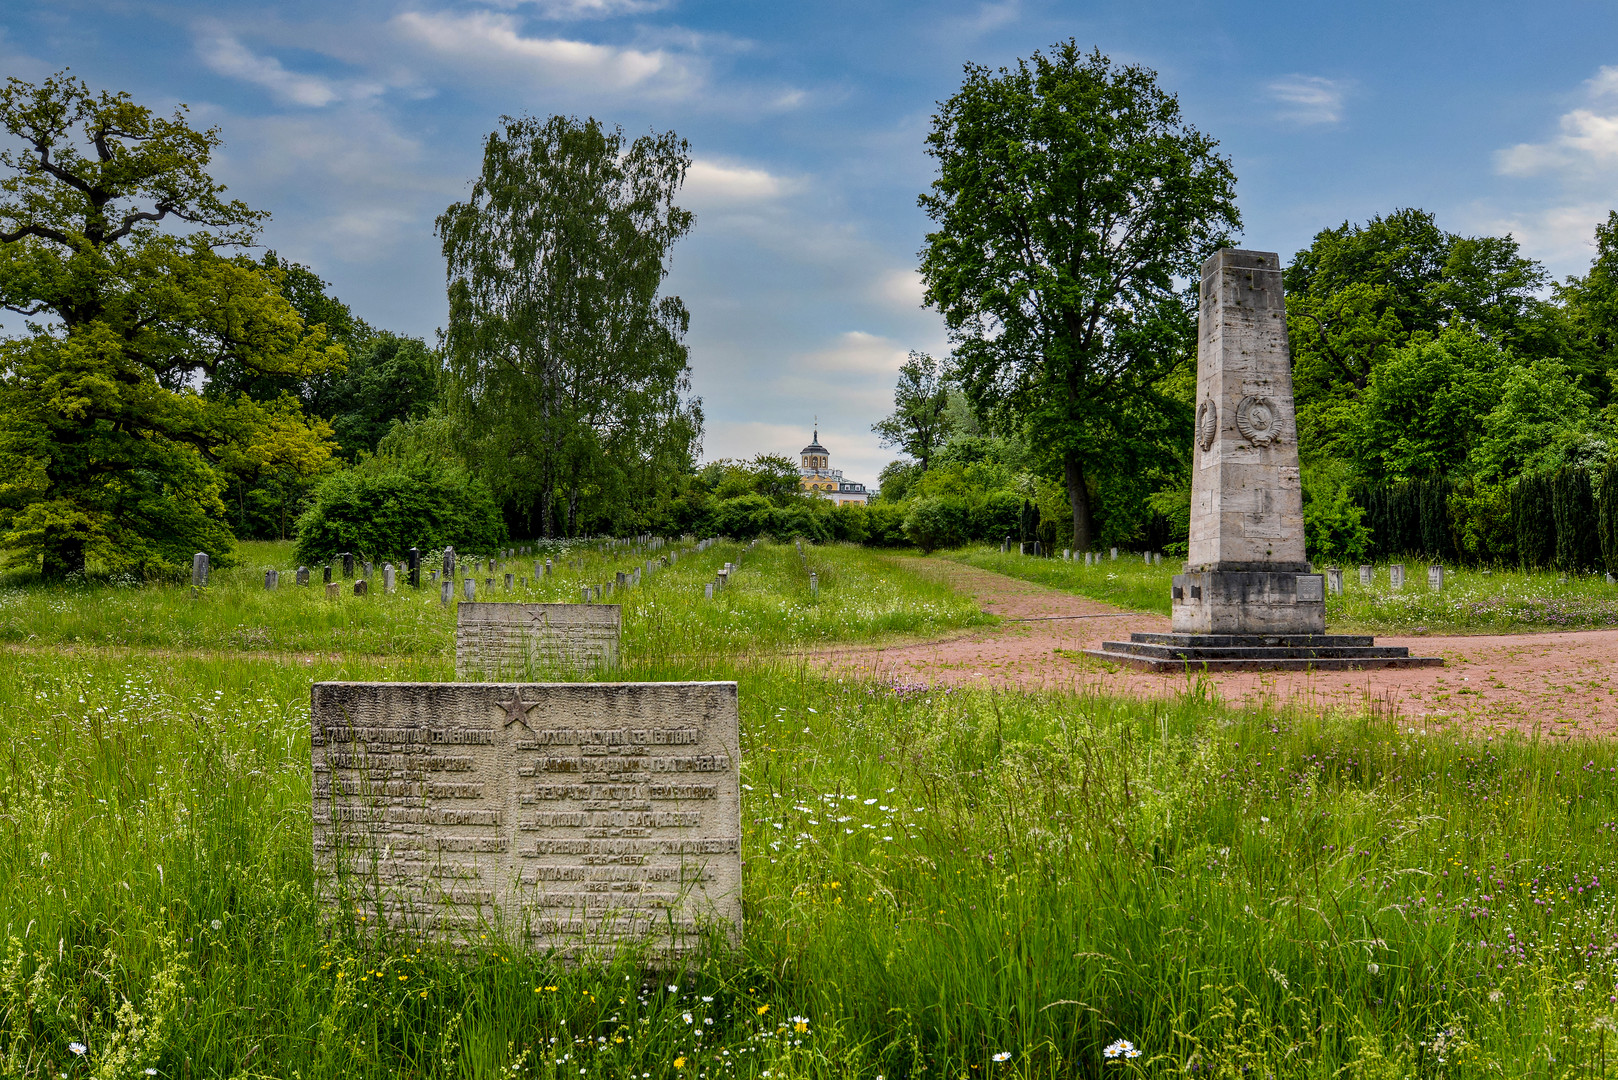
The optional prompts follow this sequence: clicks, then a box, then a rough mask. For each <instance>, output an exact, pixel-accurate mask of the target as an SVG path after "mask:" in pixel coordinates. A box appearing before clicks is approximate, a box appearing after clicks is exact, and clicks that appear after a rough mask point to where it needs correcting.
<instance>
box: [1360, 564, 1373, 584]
mask: <svg viewBox="0 0 1618 1080" xmlns="http://www.w3.org/2000/svg"><path fill="white" fill-rule="evenodd" d="M1360 584H1361V585H1364V586H1365V587H1366V588H1370V587H1371V568H1370V567H1369V566H1362V567H1360Z"/></svg>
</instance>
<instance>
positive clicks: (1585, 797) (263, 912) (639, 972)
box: [0, 546, 1618, 1080]
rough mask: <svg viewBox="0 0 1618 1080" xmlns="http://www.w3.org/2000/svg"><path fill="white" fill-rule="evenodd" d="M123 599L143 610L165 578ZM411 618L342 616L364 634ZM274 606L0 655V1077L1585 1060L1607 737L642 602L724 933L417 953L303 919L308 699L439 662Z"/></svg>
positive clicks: (1615, 930) (1256, 1069) (766, 559)
mask: <svg viewBox="0 0 1618 1080" xmlns="http://www.w3.org/2000/svg"><path fill="white" fill-rule="evenodd" d="M708 554H713V555H715V556H716V557H717V558H718V560H719V561H720V562H722V561H723V560H724V558H726V557H733V555H734V552H731V554H730V555H729V556H727V555H725V554H724V553H723V552H721V550H720V549H719V548H718V547H716V548H715V549H714V550H713V552H710V553H708ZM839 557H842V556H840V555H839V554H838V549H831V550H829V551H822V552H812V553H811V564H812V565H813V564H814V560H816V559H817V558H825V559H827V560H831V559H834V558H839ZM864 557H865V556H863V555H862V556H859V558H864ZM692 558H693V562H695V561H696V557H692ZM849 558H850V559H853V558H854V557H852V556H850V557H849ZM685 562H686V560H685V559H684V558H682V560H681V564H680V565H681V566H682V567H683V566H684V564H685ZM861 565H865V564H862V563H856V562H853V561H851V562H849V563H847V564H844V566H850V567H855V569H850V570H846V571H840V572H846V573H847V574H848V575H849V577H848V578H847V579H846V580H855V575H857V574H858V573H861V572H865V573H872V574H877V575H878V579H877V580H878V581H879V582H880V583H881V585H882V588H883V589H886V590H887V593H886V594H884V593H883V592H882V590H881V589H878V590H875V591H872V592H871V593H870V595H868V596H867V597H866V600H865V601H864V602H865V603H867V604H876V603H877V601H878V600H879V599H880V598H881V597H882V596H883V595H888V596H890V597H901V596H912V595H915V596H934V595H935V594H933V593H931V592H928V591H927V590H928V589H929V588H931V586H925V585H924V583H921V582H918V581H915V580H914V579H910V578H908V577H906V576H905V575H904V574H903V573H902V572H899V571H896V570H894V569H892V568H891V567H889V566H887V565H886V564H883V563H880V562H873V563H870V564H869V566H868V567H867V569H866V570H865V571H859V570H858V567H859V566H861ZM743 567H744V572H743V574H742V575H739V580H738V582H737V583H736V585H734V586H732V589H733V590H734V591H732V592H731V593H730V594H729V596H728V598H727V599H728V601H729V602H730V603H731V604H732V605H734V607H735V608H736V609H737V610H738V612H739V613H738V614H736V615H735V616H734V618H735V619H736V621H738V622H740V621H744V620H746V619H756V620H758V621H759V622H758V624H759V625H763V626H768V625H799V624H798V623H797V622H796V621H793V622H790V623H789V622H787V621H779V622H771V620H785V616H782V615H781V614H780V610H779V609H778V607H777V605H779V604H781V603H783V601H782V599H781V598H782V597H790V596H792V595H795V594H794V593H793V590H794V589H795V588H796V586H795V584H794V581H795V575H797V574H798V573H799V572H800V570H801V567H800V566H799V564H798V557H797V555H796V554H795V553H794V552H793V551H792V550H791V549H790V548H783V549H775V550H774V552H773V554H772V551H771V549H768V548H765V547H763V546H761V547H760V548H759V549H756V550H755V551H754V552H753V553H751V554H749V555H748V556H746V557H744V559H743ZM818 572H819V573H821V574H822V581H825V580H827V576H828V575H829V574H830V573H831V572H830V571H829V570H826V571H818ZM748 574H756V575H757V578H758V580H757V582H756V587H755V586H746V585H745V583H744V580H742V579H745V578H746V576H747V575H748ZM883 576H885V577H886V581H885V582H883V581H881V578H882V577H883ZM658 580H659V581H661V582H668V581H671V580H673V578H672V574H666V575H660V577H659V579H658ZM659 587H660V586H659V585H658V584H653V585H652V587H651V588H650V589H647V590H645V594H646V596H648V597H654V596H655V593H656V590H657V589H658V588H659ZM822 589H823V592H822V600H823V601H824V600H825V599H826V592H825V590H826V589H827V586H825V585H823V586H822ZM46 592H47V593H48V592H49V591H48V590H46ZM142 592H143V590H131V591H130V592H129V593H128V595H134V596H139V595H141V594H142ZM100 595H102V596H103V597H106V598H107V599H108V600H109V602H117V603H123V602H125V601H124V595H125V594H120V593H114V592H111V591H107V592H103V593H101V594H100ZM670 595H671V596H672V595H673V594H672V593H671V594H670ZM148 599H149V603H150V604H151V605H152V616H151V617H152V619H154V620H157V619H161V618H162V617H163V616H164V614H165V612H166V608H165V605H170V604H172V605H174V606H176V607H180V606H183V604H184V603H187V602H189V600H188V598H186V597H177V598H167V597H166V596H165V595H164V594H162V593H161V592H158V593H156V594H152V593H148ZM210 599H211V597H210ZM369 599H371V600H376V599H378V598H374V597H373V598H369ZM31 602H34V603H36V604H38V605H39V609H40V610H48V604H49V602H50V600H49V597H48V596H47V597H45V598H41V599H37V600H34V601H31ZM937 602H938V603H940V604H943V605H944V607H943V610H955V609H954V608H952V607H950V606H949V605H950V604H954V603H957V601H953V600H950V599H949V598H948V597H944V598H943V599H941V600H938V601H937ZM74 603H75V604H76V605H79V606H78V607H76V608H75V610H77V611H79V612H80V614H79V615H78V616H76V617H78V618H84V619H86V620H90V619H92V617H93V613H94V606H93V604H92V603H91V602H90V601H89V600H88V599H85V598H75V600H74ZM345 603H346V602H345ZM354 603H355V604H358V603H360V602H354ZM667 603H668V604H670V605H671V606H672V604H673V603H674V601H673V600H672V599H670V600H668V601H667ZM896 604H897V601H892V602H891V603H890V607H891V606H894V605H896ZM433 605H434V606H436V599H435V600H434V601H433ZM426 606H427V605H425V604H421V603H420V602H419V601H417V602H415V603H405V602H400V603H399V604H397V605H389V604H375V605H373V606H372V607H371V608H369V609H368V610H369V611H371V612H380V613H381V614H380V615H368V616H367V617H368V618H372V619H374V620H375V622H374V623H373V624H372V633H371V637H370V638H369V639H368V640H370V641H372V642H384V641H388V640H390V638H389V637H388V630H387V628H386V623H387V618H386V616H387V615H389V614H390V613H396V614H397V615H398V616H399V617H400V618H401V620H404V621H406V622H407V624H408V620H409V619H410V618H413V617H414V613H415V610H416V608H417V607H426ZM878 607H880V605H878ZM305 610H307V612H308V617H307V620H306V621H305V622H303V623H300V617H299V616H296V615H294V614H286V615H284V616H282V617H280V619H279V621H278V622H276V623H275V626H276V628H277V629H276V633H278V634H280V635H282V637H280V638H279V639H278V640H279V641H282V642H284V643H285V645H286V651H284V652H274V651H266V650H263V649H258V650H257V651H252V652H247V651H242V650H240V649H236V648H232V647H230V646H229V645H228V643H227V644H224V645H209V646H206V647H203V646H201V645H197V646H196V647H195V648H194V649H193V650H192V651H186V652H183V653H180V652H174V651H171V650H169V649H168V648H164V649H161V650H150V649H145V648H140V647H124V648H118V649H101V648H95V647H89V646H86V645H85V644H83V643H82V642H79V643H78V644H77V645H76V647H74V648H72V649H71V650H68V649H61V648H57V647H54V646H48V645H40V646H39V647H31V648H22V649H15V648H14V649H9V650H4V651H0V733H3V735H4V745H5V746H6V747H7V748H8V751H9V752H8V753H7V755H6V757H5V758H4V759H0V824H3V826H4V827H3V828H0V909H3V912H0V922H3V923H4V925H5V947H4V952H3V957H0V1075H17V1076H37V1077H60V1076H64V1075H65V1076H69V1077H92V1076H94V1077H105V1078H112V1077H140V1076H146V1075H154V1076H166V1077H187V1078H189V1077H270V1076H275V1077H293V1076H297V1077H306V1078H313V1077H401V1076H402V1077H495V1076H501V1077H509V1076H524V1077H526V1076H535V1077H550V1078H559V1077H579V1076H588V1077H620V1078H626V1080H627V1078H634V1077H639V1078H641V1080H649V1078H651V1077H658V1078H664V1077H669V1078H681V1080H710V1078H712V1080H718V1078H720V1077H727V1078H728V1077H749V1078H751V1077H765V1076H769V1077H772V1078H777V1077H803V1078H809V1077H816V1078H819V1077H826V1078H830V1077H862V1078H867V1080H870V1078H875V1077H879V1076H880V1077H884V1078H898V1077H941V1078H942V1077H948V1078H958V1077H967V1078H987V1077H995V1078H1001V1077H1004V1078H1031V1077H1053V1078H1054V1077H1071V1076H1091V1077H1097V1076H1105V1075H1115V1076H1118V1077H1126V1076H1128V1077H1133V1076H1163V1077H1169V1076H1194V1077H1230V1078H1240V1077H1260V1076H1263V1077H1294V1076H1296V1077H1319V1078H1325V1077H1340V1076H1341V1077H1363V1078H1394V1077H1472V1076H1476V1077H1485V1076H1544V1077H1575V1076H1577V1077H1588V1076H1602V1075H1607V1074H1608V1070H1609V1069H1610V1070H1611V1071H1612V1072H1618V892H1614V891H1613V890H1618V865H1615V864H1618V750H1615V749H1614V748H1613V747H1612V746H1611V745H1609V744H1607V743H1578V744H1571V745H1570V744H1566V743H1560V744H1555V745H1552V744H1548V743H1540V742H1533V741H1526V740H1521V739H1516V738H1501V737H1499V736H1496V737H1494V738H1489V737H1486V736H1477V737H1472V736H1469V735H1467V734H1466V733H1465V732H1460V731H1443V730H1438V729H1424V728H1417V727H1410V726H1404V725H1401V724H1399V723H1397V722H1396V721H1394V720H1391V719H1390V718H1388V717H1385V716H1378V715H1373V714H1365V715H1346V714H1344V715H1329V716H1323V715H1315V714H1309V713H1303V712H1295V711H1273V710H1257V711H1239V710H1234V709H1231V708H1229V707H1226V706H1222V705H1219V704H1216V703H1214V702H1213V700H1212V698H1211V696H1210V695H1209V694H1207V693H1205V692H1204V691H1203V689H1202V688H1201V687H1200V686H1199V685H1197V684H1193V686H1192V688H1191V690H1190V691H1189V692H1188V693H1187V694H1185V695H1184V696H1182V697H1180V698H1179V699H1177V700H1174V701H1171V702H1166V703H1165V702H1147V701H1134V700H1116V699H1106V698H1097V697H1087V696H1076V695H1065V694H1060V693H1043V692H1042V693H1008V692H998V693H997V692H990V691H964V692H963V691H951V690H947V689H934V688H925V687H919V686H916V685H886V684H882V683H876V682H862V681H856V680H852V679H847V680H844V679H838V678H835V677H832V676H830V675H828V674H825V673H822V672H819V671H817V670H816V669H815V668H814V667H813V666H812V664H811V663H810V662H809V661H806V660H803V659H793V658H789V657H785V656H780V655H777V656H766V655H757V654H753V653H751V652H748V653H747V654H746V655H741V656H738V657H729V658H727V657H724V656H721V655H719V652H720V650H718V649H715V650H713V651H711V652H702V653H699V654H691V653H687V652H685V651H684V650H683V649H681V648H676V647H675V646H674V645H664V644H661V643H662V642H674V643H676V644H678V643H679V642H682V641H685V640H687V639H685V638H680V637H678V636H670V637H666V638H657V637H655V636H653V635H652V632H651V631H649V630H647V629H646V628H645V627H641V628H637V627H636V626H635V621H636V620H637V619H644V620H646V621H651V620H653V619H655V618H657V617H658V610H657V608H656V607H655V606H649V607H647V608H645V609H643V610H642V613H641V614H635V613H633V611H626V613H625V618H626V624H625V634H626V649H625V662H624V665H623V667H622V668H621V669H620V671H619V672H618V673H617V675H616V677H620V678H625V679H677V678H735V679H737V680H738V681H739V683H740V703H741V723H742V751H743V755H742V765H741V769H742V782H743V785H744V788H743V808H742V810H743V859H744V886H743V887H744V900H745V916H746V930H745V935H744V940H743V944H742V947H741V948H740V949H739V950H738V951H736V952H733V953H726V952H722V951H720V952H714V953H712V954H709V955H706V956H704V957H702V958H700V959H698V960H696V961H693V963H692V964H691V966H690V967H689V968H687V969H682V970H655V969H643V968H642V967H641V966H640V965H638V964H637V963H636V962H635V959H634V958H633V957H630V956H621V957H619V958H618V959H617V960H614V961H610V962H605V961H604V962H601V963H593V964H581V965H568V966H564V965H561V964H558V963H556V962H554V961H553V960H552V959H550V958H547V957H544V956H535V955H526V954H523V953H519V952H514V951H512V950H509V949H508V948H507V947H506V946H505V945H504V944H503V943H502V941H501V940H500V936H499V931H498V928H494V927H491V928H489V936H487V937H481V936H480V937H479V938H478V939H477V940H476V941H469V942H466V943H464V947H462V948H455V949H439V948H434V947H427V948H422V947H420V946H418V945H417V944H415V943H414V942H411V941H407V940H400V939H393V938H390V937H389V936H388V935H387V934H386V933H385V932H381V931H369V932H355V931H354V930H353V929H352V928H351V927H350V926H348V925H346V924H343V923H339V922H337V921H335V920H333V919H331V918H329V917H328V916H326V915H325V914H323V913H322V911H321V910H320V908H319V907H318V905H317V904H316V903H315V901H314V895H315V881H314V877H313V870H312V858H311V849H310V806H309V786H310V746H309V720H308V707H309V704H308V703H309V685H310V683H311V682H313V681H317V680H329V679H400V680H413V679H442V678H445V677H447V671H448V666H449V665H448V658H447V651H445V650H442V649H439V650H434V649H427V648H420V649H417V651H415V652H413V653H412V652H408V651H405V650H402V649H400V650H396V651H391V652H390V651H387V650H384V649H381V648H374V649H372V650H371V651H364V650H359V649H355V650H352V651H350V652H347V653H343V652H342V651H341V650H338V649H335V648H334V647H333V646H332V645H331V643H330V642H329V641H328V640H326V635H328V634H329V633H330V632H331V627H330V626H329V624H328V623H327V622H326V621H325V619H324V616H323V615H322V609H320V608H319V606H318V605H312V606H311V607H310V608H308V609H305ZM875 610H878V608H865V609H861V608H859V607H858V606H857V605H855V606H853V607H851V608H850V611H851V612H852V614H849V615H848V616H847V618H848V619H850V620H853V621H854V622H858V620H860V619H865V620H868V621H867V622H866V623H860V624H859V625H862V626H868V625H869V620H873V619H874V618H875V615H873V614H871V612H873V611H875ZM861 611H864V612H865V614H863V615H861V614H860V612H861ZM772 612H773V613H772ZM671 622H672V619H671ZM217 625H218V626H223V625H224V623H223V622H221V623H219V624H217ZM300 625H301V626H303V631H302V637H300V636H299V635H300V629H299V628H300ZM444 625H445V630H446V632H447V623H446V624H444ZM216 629H217V627H216ZM414 632H415V631H413V630H411V631H401V632H400V633H399V635H398V637H397V638H396V639H394V640H398V641H411V640H415V639H414V638H413V637H411V636H410V635H411V634H413V633H414ZM636 634H641V635H643V636H642V637H641V638H640V639H639V640H641V641H644V642H648V643H650V644H649V645H648V647H646V648H642V649H640V650H639V651H638V652H631V650H629V648H628V647H627V643H628V642H629V641H631V640H635V635H636ZM37 640H38V639H36V642H37ZM734 640H735V639H726V647H732V646H733V645H734ZM226 641H227V642H228V639H226ZM657 648H668V650H669V651H668V652H667V654H666V655H663V656H657V655H652V650H653V649H657ZM1609 882H1611V884H1609ZM1609 892H1612V895H1611V896H1609ZM1118 1040H1127V1041H1128V1043H1129V1044H1130V1046H1131V1048H1132V1049H1131V1050H1124V1049H1122V1048H1121V1047H1118V1046H1117V1041H1118ZM1608 1042H1614V1046H1613V1047H1610V1048H1609V1047H1607V1045H1606V1044H1607V1043H1608ZM1109 1047H1113V1048H1115V1049H1116V1051H1117V1052H1116V1056H1112V1057H1109V1056H1107V1052H1108V1048H1109ZM1135 1052H1138V1055H1139V1056H1130V1054H1132V1053H1135ZM1609 1053H1610V1056H1612V1057H1613V1058H1614V1059H1615V1060H1614V1061H1613V1062H1612V1063H1611V1064H1610V1065H1609V1063H1608V1060H1607V1058H1608V1056H1609Z"/></svg>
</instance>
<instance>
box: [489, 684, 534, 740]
mask: <svg viewBox="0 0 1618 1080" xmlns="http://www.w3.org/2000/svg"><path fill="white" fill-rule="evenodd" d="M499 704H500V707H501V708H502V709H504V710H506V722H505V723H504V724H501V725H500V726H501V727H510V726H511V725H512V724H521V725H522V726H523V727H525V728H528V730H529V731H533V730H534V729H533V728H531V727H528V710H529V709H532V708H533V707H534V706H535V705H537V704H539V703H538V702H527V701H524V700H523V699H522V695H521V694H519V693H517V692H516V691H513V692H512V694H511V700H510V701H502V702H500V703H499Z"/></svg>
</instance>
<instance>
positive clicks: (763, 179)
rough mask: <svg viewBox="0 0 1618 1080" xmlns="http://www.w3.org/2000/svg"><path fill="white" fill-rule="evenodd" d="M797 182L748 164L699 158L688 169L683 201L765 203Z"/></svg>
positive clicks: (782, 193)
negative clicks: (726, 162)
mask: <svg viewBox="0 0 1618 1080" xmlns="http://www.w3.org/2000/svg"><path fill="white" fill-rule="evenodd" d="M797 187H798V184H797V182H796V181H793V180H788V179H786V178H784V177H780V176H776V175H775V174H774V173H771V172H766V171H765V170H763V169H758V168H754V167H752V166H749V165H738V164H725V163H723V162H719V161H715V160H713V159H711V158H697V159H696V160H694V161H692V162H691V167H690V168H689V169H687V170H686V174H685V187H683V188H681V189H680V194H681V196H682V198H683V201H687V202H690V203H691V204H692V205H693V206H699V207H700V206H723V205H726V204H731V203H737V202H763V201H768V200H771V199H776V198H779V197H780V196H782V195H786V194H790V193H791V192H793V191H795V190H797Z"/></svg>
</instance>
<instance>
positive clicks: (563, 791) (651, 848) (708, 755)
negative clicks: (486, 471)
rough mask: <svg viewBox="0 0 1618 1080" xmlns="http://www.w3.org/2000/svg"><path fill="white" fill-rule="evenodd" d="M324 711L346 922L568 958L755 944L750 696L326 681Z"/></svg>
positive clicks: (321, 722)
mask: <svg viewBox="0 0 1618 1080" xmlns="http://www.w3.org/2000/svg"><path fill="white" fill-rule="evenodd" d="M489 606H511V607H521V606H523V605H489ZM312 702H313V716H312V741H313V744H314V762H313V764H314V787H313V798H314V830H315V835H314V850H315V863H316V867H317V870H323V871H326V874H325V876H324V878H323V881H324V882H325V884H324V886H323V887H324V889H325V894H326V896H327V897H328V898H329V899H331V900H333V901H340V902H341V904H342V906H343V908H342V909H343V910H345V911H354V912H361V913H367V914H370V915H371V916H373V917H377V918H385V919H387V920H389V921H391V922H394V923H397V924H400V925H405V926H410V927H414V928H416V929H418V930H419V931H420V932H423V933H429V934H436V935H439V936H444V937H450V938H454V937H457V936H461V935H465V934H467V933H471V932H473V931H477V932H480V933H481V932H484V930H486V928H487V926H488V925H490V924H493V925H497V926H499V927H501V928H502V930H503V931H504V932H505V933H507V934H509V935H510V936H512V937H514V938H517V939H520V940H524V941H526V942H527V943H528V944H530V945H531V946H533V947H534V948H536V949H549V948H557V949H560V950H562V951H564V952H577V951H578V950H580V949H581V948H582V947H586V946H591V947H600V946H606V947H610V946H611V945H612V943H614V942H616V941H622V940H625V939H630V938H642V937H646V936H648V935H651V936H652V937H654V938H655V939H656V942H655V944H656V945H657V947H659V948H660V949H662V950H664V951H666V952H670V953H679V952H681V951H684V950H687V949H689V948H691V947H692V946H693V945H694V944H695V942H696V934H697V932H698V930H699V929H700V928H701V926H702V925H704V924H706V923H710V922H711V923H717V924H719V925H721V926H724V927H727V928H729V931H730V932H731V934H732V935H733V936H734V937H736V938H739V936H740V932H741V840H740V837H741V792H740V781H739V777H738V774H737V760H738V737H737V717H736V686H735V684H734V683H575V684H516V683H503V684H501V683H321V684H318V685H317V686H315V687H314V691H313V695H312ZM449 774H453V775H449ZM480 927H483V928H484V930H479V928H480Z"/></svg>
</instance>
